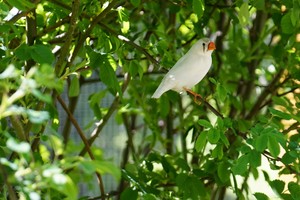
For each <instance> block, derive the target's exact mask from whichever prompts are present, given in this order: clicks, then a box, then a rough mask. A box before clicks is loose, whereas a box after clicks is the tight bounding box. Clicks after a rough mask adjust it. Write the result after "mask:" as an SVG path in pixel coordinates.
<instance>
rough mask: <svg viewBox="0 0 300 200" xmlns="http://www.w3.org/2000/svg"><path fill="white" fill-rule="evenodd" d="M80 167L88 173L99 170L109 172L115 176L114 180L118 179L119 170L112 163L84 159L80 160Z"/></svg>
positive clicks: (102, 172)
mask: <svg viewBox="0 0 300 200" xmlns="http://www.w3.org/2000/svg"><path fill="white" fill-rule="evenodd" d="M80 167H81V169H82V170H84V171H85V172H86V173H88V174H92V173H94V172H99V173H100V174H105V173H109V174H111V175H113V176H114V177H115V179H116V180H120V178H121V171H120V169H119V168H118V167H116V166H115V165H114V164H113V163H111V162H108V161H102V160H101V161H100V160H85V161H81V162H80Z"/></svg>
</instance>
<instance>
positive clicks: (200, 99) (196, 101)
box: [186, 90, 224, 119]
mask: <svg viewBox="0 0 300 200" xmlns="http://www.w3.org/2000/svg"><path fill="white" fill-rule="evenodd" d="M186 92H187V93H189V94H190V95H192V96H193V97H194V102H195V103H196V104H198V105H200V104H199V102H202V103H203V104H204V105H205V106H206V107H207V108H208V109H209V110H210V111H211V112H213V113H214V114H215V115H216V116H218V117H221V118H222V119H224V117H223V115H222V114H221V113H220V112H219V111H217V110H216V109H215V108H214V107H213V106H212V105H210V104H209V103H208V102H207V101H206V100H205V99H203V98H202V97H201V96H200V95H196V96H195V95H194V93H193V92H191V91H189V90H186Z"/></svg>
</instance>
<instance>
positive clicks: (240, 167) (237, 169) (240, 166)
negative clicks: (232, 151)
mask: <svg viewBox="0 0 300 200" xmlns="http://www.w3.org/2000/svg"><path fill="white" fill-rule="evenodd" d="M248 163H249V157H248V155H242V156H241V157H240V158H238V159H237V162H236V164H235V165H234V166H233V167H232V168H231V170H232V172H233V173H234V174H235V175H243V174H244V173H245V172H246V171H247V170H248V168H247V165H248Z"/></svg>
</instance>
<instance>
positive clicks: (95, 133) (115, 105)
mask: <svg viewBox="0 0 300 200" xmlns="http://www.w3.org/2000/svg"><path fill="white" fill-rule="evenodd" d="M129 81H130V75H129V74H128V73H126V74H125V75H124V83H123V86H122V93H124V91H125V90H126V88H127V86H128V84H129ZM119 100H120V96H118V95H117V96H116V97H115V99H114V101H113V102H112V104H111V106H110V108H109V109H108V111H107V113H106V115H104V117H103V118H102V119H101V120H100V121H99V122H98V123H97V127H96V128H95V129H94V130H93V131H92V134H91V137H90V138H89V139H88V143H89V145H92V144H93V142H94V141H95V139H96V138H97V137H98V136H99V134H100V132H101V131H102V129H103V128H104V126H105V124H106V123H107V122H108V120H109V119H110V117H111V116H112V114H113V113H114V112H115V110H116V109H117V108H118V104H119ZM86 151H87V149H86V147H84V148H83V149H82V150H81V152H80V153H79V156H84V154H85V153H86Z"/></svg>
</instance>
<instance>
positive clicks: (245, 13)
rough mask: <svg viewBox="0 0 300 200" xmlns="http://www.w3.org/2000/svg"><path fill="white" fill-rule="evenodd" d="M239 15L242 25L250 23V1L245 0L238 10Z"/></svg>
mask: <svg viewBox="0 0 300 200" xmlns="http://www.w3.org/2000/svg"><path fill="white" fill-rule="evenodd" d="M238 17H239V21H240V24H241V25H242V26H246V25H248V24H249V19H250V13H249V8H248V2H244V3H243V4H242V6H241V7H240V10H239V12H238Z"/></svg>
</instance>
